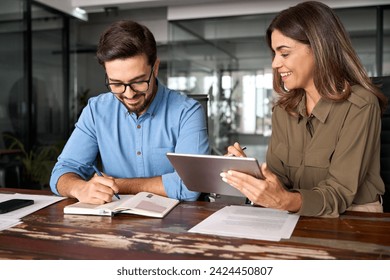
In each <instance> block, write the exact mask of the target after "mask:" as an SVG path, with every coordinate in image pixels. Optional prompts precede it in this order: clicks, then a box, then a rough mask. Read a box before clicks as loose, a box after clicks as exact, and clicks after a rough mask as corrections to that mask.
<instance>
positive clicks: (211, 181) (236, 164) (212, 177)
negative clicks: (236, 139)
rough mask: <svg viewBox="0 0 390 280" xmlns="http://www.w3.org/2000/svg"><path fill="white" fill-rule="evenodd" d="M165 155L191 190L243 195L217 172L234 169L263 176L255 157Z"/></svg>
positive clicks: (259, 176) (257, 176)
mask: <svg viewBox="0 0 390 280" xmlns="http://www.w3.org/2000/svg"><path fill="white" fill-rule="evenodd" d="M167 157H168V159H169V161H170V162H171V163H172V166H173V167H174V168H175V170H176V172H177V173H178V175H179V177H180V178H181V179H182V180H183V182H184V184H185V185H186V187H187V188H188V189H189V190H191V191H196V192H203V193H216V194H222V195H230V196H244V195H243V194H242V193H241V192H240V191H238V190H237V189H235V188H234V187H232V186H230V185H229V184H227V183H225V182H224V181H222V178H221V176H220V175H219V174H220V173H221V172H223V171H228V170H236V171H240V172H244V173H247V174H250V175H252V176H255V177H256V178H264V176H263V174H262V173H261V169H260V165H259V163H258V161H257V159H255V158H248V157H228V156H214V155H193V154H175V153H167Z"/></svg>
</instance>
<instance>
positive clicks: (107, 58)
mask: <svg viewBox="0 0 390 280" xmlns="http://www.w3.org/2000/svg"><path fill="white" fill-rule="evenodd" d="M97 58H98V61H99V63H100V64H101V65H102V66H103V67H104V69H105V71H106V86H107V88H108V89H109V91H110V92H108V93H104V94H101V95H99V96H97V97H93V98H91V99H90V100H89V102H88V105H87V106H86V108H85V109H84V110H83V112H82V114H81V115H80V118H79V120H78V122H77V124H76V127H75V130H74V132H73V133H72V135H71V137H70V138H69V140H68V142H67V144H66V145H65V147H64V150H63V151H62V153H61V155H60V156H59V158H58V161H57V163H56V165H55V166H54V169H53V172H52V176H51V179H50V186H51V189H52V191H53V192H54V193H56V194H59V195H62V196H67V197H74V198H77V199H78V200H79V201H82V202H89V203H94V204H103V203H106V202H110V201H111V200H112V196H113V195H114V194H117V193H123V194H135V193H138V192H141V191H147V192H152V193H155V194H159V195H163V196H168V197H171V198H176V199H180V200H196V199H197V198H198V195H199V194H198V193H195V192H191V191H189V190H188V189H187V188H186V187H185V186H184V185H183V182H182V181H181V180H180V178H179V177H178V175H177V174H176V173H175V172H174V170H173V167H172V166H171V164H170V162H169V161H168V159H167V157H166V153H167V152H177V153H192V154H207V153H208V151H209V144H208V135H207V127H206V120H205V115H204V111H203V109H202V106H201V105H200V104H199V103H198V102H197V101H195V100H193V99H190V98H188V97H186V96H184V95H181V94H180V93H178V92H176V91H173V90H170V89H168V88H166V87H165V86H164V85H163V84H161V82H160V81H159V80H158V79H157V74H158V69H159V63H160V61H159V59H158V58H157V51H156V42H155V39H154V36H153V34H152V33H151V32H150V31H149V30H148V29H147V28H146V27H145V26H142V25H140V24H138V23H136V22H133V21H119V22H116V23H114V24H112V25H111V26H110V27H109V28H108V29H107V30H106V31H105V32H104V33H103V34H102V36H101V38H100V41H99V45H98V50H97ZM98 157H99V158H100V161H101V165H102V169H103V170H102V171H103V176H97V175H96V174H95V176H92V175H93V174H94V169H93V165H95V164H96V162H97V158H98ZM91 176H92V177H91Z"/></svg>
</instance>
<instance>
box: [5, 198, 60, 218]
mask: <svg viewBox="0 0 390 280" xmlns="http://www.w3.org/2000/svg"><path fill="white" fill-rule="evenodd" d="M9 199H32V200H34V204H32V205H29V206H26V207H23V208H20V209H17V210H14V211H11V212H8V213H4V214H0V219H15V220H16V219H21V218H23V217H25V216H27V215H29V214H31V213H33V212H35V211H38V210H40V209H42V208H45V207H46V206H49V205H50V204H53V203H56V202H58V201H61V200H63V199H65V197H59V196H54V195H36V194H20V193H14V194H8V193H7V194H4V193H0V202H3V201H6V200H9Z"/></svg>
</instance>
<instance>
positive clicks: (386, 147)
mask: <svg viewBox="0 0 390 280" xmlns="http://www.w3.org/2000/svg"><path fill="white" fill-rule="evenodd" d="M372 80H373V82H374V83H375V84H376V85H378V86H379V87H380V88H381V90H382V92H383V94H385V95H386V96H387V97H388V98H389V100H390V76H383V77H374V78H372ZM381 177H382V179H383V181H384V183H385V194H384V195H383V211H384V212H390V106H388V107H387V109H386V111H385V113H384V114H383V116H382V131H381Z"/></svg>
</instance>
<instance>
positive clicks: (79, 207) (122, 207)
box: [64, 192, 179, 218]
mask: <svg viewBox="0 0 390 280" xmlns="http://www.w3.org/2000/svg"><path fill="white" fill-rule="evenodd" d="M178 203H179V200H176V199H172V198H168V197H163V196H160V195H156V194H152V193H148V192H140V193H137V194H136V195H121V199H116V198H114V200H113V201H112V202H110V203H106V204H103V205H96V204H89V203H83V202H77V203H74V204H71V205H68V206H65V207H64V214H79V215H98V216H113V215H114V214H117V213H125V214H134V215H141V216H148V217H155V218H163V217H165V216H166V215H167V214H168V212H169V211H171V210H172V209H173V208H174V207H175V206H176V205H177V204H178Z"/></svg>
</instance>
